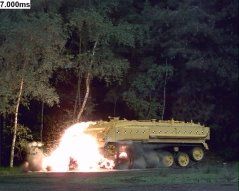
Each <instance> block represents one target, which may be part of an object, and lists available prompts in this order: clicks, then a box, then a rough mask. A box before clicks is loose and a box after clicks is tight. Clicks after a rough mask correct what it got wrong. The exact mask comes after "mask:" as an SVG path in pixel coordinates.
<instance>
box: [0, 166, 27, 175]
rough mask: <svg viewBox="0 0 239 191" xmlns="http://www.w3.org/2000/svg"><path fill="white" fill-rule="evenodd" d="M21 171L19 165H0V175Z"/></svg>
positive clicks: (21, 172) (19, 173) (17, 173)
mask: <svg viewBox="0 0 239 191" xmlns="http://www.w3.org/2000/svg"><path fill="white" fill-rule="evenodd" d="M21 174H23V171H22V169H21V168H20V167H13V168H10V167H0V176H8V175H21Z"/></svg>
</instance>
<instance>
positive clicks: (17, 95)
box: [0, 14, 64, 167]
mask: <svg viewBox="0 0 239 191" xmlns="http://www.w3.org/2000/svg"><path fill="white" fill-rule="evenodd" d="M1 26H2V27H1V34H2V35H4V41H3V43H2V47H1V51H0V57H1V70H0V73H1V80H0V83H1V91H0V95H1V99H2V100H3V103H4V104H5V105H3V107H2V108H1V111H2V112H3V113H6V112H8V113H14V116H15V117H14V127H13V139H12V146H11V156H10V166H11V167H12V166H13V159H14V150H15V145H16V136H17V131H18V113H19V106H20V104H22V105H25V106H26V105H27V104H28V103H29V101H30V100H32V99H36V100H39V101H43V102H45V103H47V104H48V105H53V104H54V103H57V102H58V95H57V94H56V92H55V90H54V88H53V87H52V86H51V84H50V82H49V79H50V77H51V76H52V74H53V72H54V71H55V70H56V69H57V68H58V67H59V66H60V64H61V63H62V62H61V59H60V56H59V53H60V52H61V50H62V47H63V45H64V36H63V32H62V29H61V20H60V18H59V17H57V16H54V17H53V16H50V15H48V14H36V15H34V16H31V17H28V16H25V15H21V17H19V18H18V19H17V20H12V19H11V18H10V17H9V16H6V18H5V20H4V22H3V25H1ZM46 42H47V43H46Z"/></svg>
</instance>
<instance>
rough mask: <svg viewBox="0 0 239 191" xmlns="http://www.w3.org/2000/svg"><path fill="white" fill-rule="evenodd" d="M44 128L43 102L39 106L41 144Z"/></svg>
mask: <svg viewBox="0 0 239 191" xmlns="http://www.w3.org/2000/svg"><path fill="white" fill-rule="evenodd" d="M43 128H44V102H42V104H41V130H40V138H41V142H42V133H43Z"/></svg>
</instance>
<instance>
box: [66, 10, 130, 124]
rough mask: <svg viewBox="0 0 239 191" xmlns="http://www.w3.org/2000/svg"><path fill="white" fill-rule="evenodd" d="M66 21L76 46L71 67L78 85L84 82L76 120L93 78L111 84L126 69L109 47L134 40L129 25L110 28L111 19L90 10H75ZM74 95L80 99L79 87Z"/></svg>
mask: <svg viewBox="0 0 239 191" xmlns="http://www.w3.org/2000/svg"><path fill="white" fill-rule="evenodd" d="M69 20H70V22H69V23H70V28H71V33H72V36H73V35H75V37H72V41H73V40H74V41H76V42H75V43H76V44H77V45H76V46H77V47H78V50H77V52H76V55H75V58H74V62H73V64H72V67H73V68H74V69H75V71H76V75H77V76H78V84H80V83H81V82H80V81H81V80H82V79H81V78H82V77H83V78H84V81H85V96H84V98H83V101H82V104H81V107H80V108H79V110H78V114H77V117H76V120H77V121H79V120H80V118H81V115H82V113H83V111H84V109H85V105H86V102H87V99H88V96H89V92H90V83H91V80H92V78H94V77H95V78H98V79H102V80H105V81H106V82H107V83H111V82H112V81H115V80H120V79H122V76H123V74H124V73H125V71H126V70H127V68H128V62H127V60H125V59H122V58H120V57H119V56H117V55H116V54H115V53H114V52H113V51H112V46H113V45H124V46H133V45H134V38H133V35H132V34H131V26H130V25H129V24H127V23H120V24H118V25H113V23H112V21H111V20H110V18H107V17H104V16H102V15H101V14H100V13H99V12H97V11H96V10H94V9H93V8H92V9H91V8H90V9H88V10H83V9H79V10H76V11H74V12H73V13H72V14H70V16H69ZM77 94H78V96H77V97H78V98H79V97H80V88H78V91H77ZM78 98H77V99H78ZM78 104H80V103H78Z"/></svg>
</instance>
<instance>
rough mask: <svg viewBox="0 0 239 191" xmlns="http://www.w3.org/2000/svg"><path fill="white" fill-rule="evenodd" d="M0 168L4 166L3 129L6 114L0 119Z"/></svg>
mask: <svg viewBox="0 0 239 191" xmlns="http://www.w3.org/2000/svg"><path fill="white" fill-rule="evenodd" d="M0 119H1V120H0V166H2V142H3V141H2V137H3V136H2V134H3V128H4V120H5V117H4V114H3V115H1V118H0Z"/></svg>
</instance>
